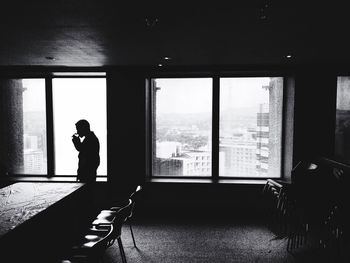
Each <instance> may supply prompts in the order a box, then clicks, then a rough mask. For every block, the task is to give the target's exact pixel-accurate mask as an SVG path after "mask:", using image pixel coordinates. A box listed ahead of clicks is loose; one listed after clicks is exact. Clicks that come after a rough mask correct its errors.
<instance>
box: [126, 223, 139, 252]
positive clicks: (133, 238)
mask: <svg viewBox="0 0 350 263" xmlns="http://www.w3.org/2000/svg"><path fill="white" fill-rule="evenodd" d="M128 223H129V227H130V232H131V237H132V241H133V242H134V247H137V246H136V242H135V237H134V232H133V231H132V227H131V222H130V221H129V222H128Z"/></svg>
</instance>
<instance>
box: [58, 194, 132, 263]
mask: <svg viewBox="0 0 350 263" xmlns="http://www.w3.org/2000/svg"><path fill="white" fill-rule="evenodd" d="M132 208H133V201H132V200H131V199H129V200H128V202H127V203H126V204H125V205H124V206H122V207H120V208H119V209H118V210H116V212H115V213H114V215H113V218H110V221H109V223H105V224H102V223H101V224H98V225H96V224H94V223H92V224H91V226H90V227H89V229H87V230H86V231H85V232H84V234H83V235H82V236H79V237H78V238H77V239H76V240H75V241H74V242H73V246H72V247H71V249H70V251H69V252H68V255H67V256H66V257H65V258H64V259H62V260H60V262H61V263H99V262H101V261H102V258H103V254H104V252H105V250H106V249H107V248H108V247H110V246H111V245H113V244H114V241H115V240H117V242H118V245H119V250H120V254H121V258H122V261H123V262H125V263H126V257H125V253H124V248H123V244H122V241H121V229H122V226H123V224H124V223H125V222H126V221H127V219H128V217H129V216H130V214H131V211H132Z"/></svg>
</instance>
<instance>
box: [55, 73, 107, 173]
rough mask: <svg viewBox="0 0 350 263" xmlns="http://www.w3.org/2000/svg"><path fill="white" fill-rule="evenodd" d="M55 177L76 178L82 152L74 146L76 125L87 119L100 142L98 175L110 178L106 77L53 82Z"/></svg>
mask: <svg viewBox="0 0 350 263" xmlns="http://www.w3.org/2000/svg"><path fill="white" fill-rule="evenodd" d="M52 94H53V117H54V118H53V123H54V149H55V174H57V175H76V174H77V168H78V152H77V151H76V150H75V148H74V146H73V143H72V140H71V138H72V135H73V134H74V133H75V132H76V129H75V123H76V122H77V121H78V120H80V119H86V120H87V121H88V122H89V123H90V128H91V130H92V131H93V132H94V133H95V134H96V136H97V137H98V139H99V141H100V159H101V164H100V166H99V168H98V170H97V174H98V175H107V132H106V131H107V110H106V109H107V108H106V106H107V105H106V79H105V78H54V79H53V80H52Z"/></svg>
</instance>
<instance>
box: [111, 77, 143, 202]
mask: <svg viewBox="0 0 350 263" xmlns="http://www.w3.org/2000/svg"><path fill="white" fill-rule="evenodd" d="M145 108H146V105H145V75H144V73H143V72H142V71H137V70H130V71H121V70H112V71H110V72H108V81H107V122H108V124H107V129H108V131H107V141H108V149H107V152H108V167H107V170H108V183H109V187H110V193H111V196H112V198H114V197H116V198H118V196H119V195H120V194H123V193H125V192H130V191H131V190H133V189H132V188H133V186H134V185H135V184H140V183H143V182H144V180H145V151H146V150H145V137H146V135H145V132H146V128H145V114H146V113H145Z"/></svg>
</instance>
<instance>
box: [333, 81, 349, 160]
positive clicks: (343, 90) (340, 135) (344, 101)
mask: <svg viewBox="0 0 350 263" xmlns="http://www.w3.org/2000/svg"><path fill="white" fill-rule="evenodd" d="M334 150H335V156H336V157H337V158H338V159H339V160H340V161H344V162H348V163H349V162H350V77H349V76H342V77H338V84H337V109H336V125H335V149H334Z"/></svg>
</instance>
